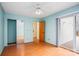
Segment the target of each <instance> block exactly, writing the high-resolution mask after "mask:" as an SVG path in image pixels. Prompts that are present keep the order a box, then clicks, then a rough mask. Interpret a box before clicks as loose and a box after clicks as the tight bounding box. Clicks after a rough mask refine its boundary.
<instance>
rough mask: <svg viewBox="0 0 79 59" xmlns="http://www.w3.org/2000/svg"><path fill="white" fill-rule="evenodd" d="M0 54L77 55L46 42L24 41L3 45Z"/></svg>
mask: <svg viewBox="0 0 79 59" xmlns="http://www.w3.org/2000/svg"><path fill="white" fill-rule="evenodd" d="M2 56H79V54H76V53H74V52H71V51H69V50H66V49H63V48H60V47H55V46H54V45H51V44H48V43H42V42H41V43H34V42H33V43H26V44H18V45H13V46H8V47H5V49H4V51H3V53H2Z"/></svg>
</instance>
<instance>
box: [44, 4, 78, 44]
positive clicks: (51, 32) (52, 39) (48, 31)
mask: <svg viewBox="0 0 79 59" xmlns="http://www.w3.org/2000/svg"><path fill="white" fill-rule="evenodd" d="M76 12H79V5H77V6H73V7H71V8H68V9H66V10H63V11H60V12H57V13H55V14H53V15H50V16H47V17H44V18H43V19H44V20H45V22H46V27H45V41H46V42H48V43H51V44H54V45H55V44H56V18H57V17H59V16H63V15H67V14H72V13H76Z"/></svg>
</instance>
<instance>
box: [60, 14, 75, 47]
mask: <svg viewBox="0 0 79 59" xmlns="http://www.w3.org/2000/svg"><path fill="white" fill-rule="evenodd" d="M73 21H74V16H69V17H64V18H60V39H59V45H62V44H66V43H68V42H70V43H69V45H71V46H73V34H74V30H73V29H74V22H73ZM64 47H65V46H64Z"/></svg>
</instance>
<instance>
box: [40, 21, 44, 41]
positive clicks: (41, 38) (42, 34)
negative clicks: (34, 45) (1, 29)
mask: <svg viewBox="0 0 79 59" xmlns="http://www.w3.org/2000/svg"><path fill="white" fill-rule="evenodd" d="M44 34H45V22H44V21H40V22H39V41H40V42H44Z"/></svg>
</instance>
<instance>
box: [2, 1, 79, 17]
mask: <svg viewBox="0 0 79 59" xmlns="http://www.w3.org/2000/svg"><path fill="white" fill-rule="evenodd" d="M36 4H40V7H41V10H42V11H43V13H42V14H41V15H39V16H38V15H36V14H35V11H36V7H37V6H36ZM77 4H79V3H78V2H3V3H2V6H3V9H4V11H5V12H6V13H12V14H17V15H22V16H30V17H37V18H42V17H45V16H48V15H51V14H54V13H56V12H59V11H62V10H64V9H67V8H70V7H72V6H75V5H77Z"/></svg>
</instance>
